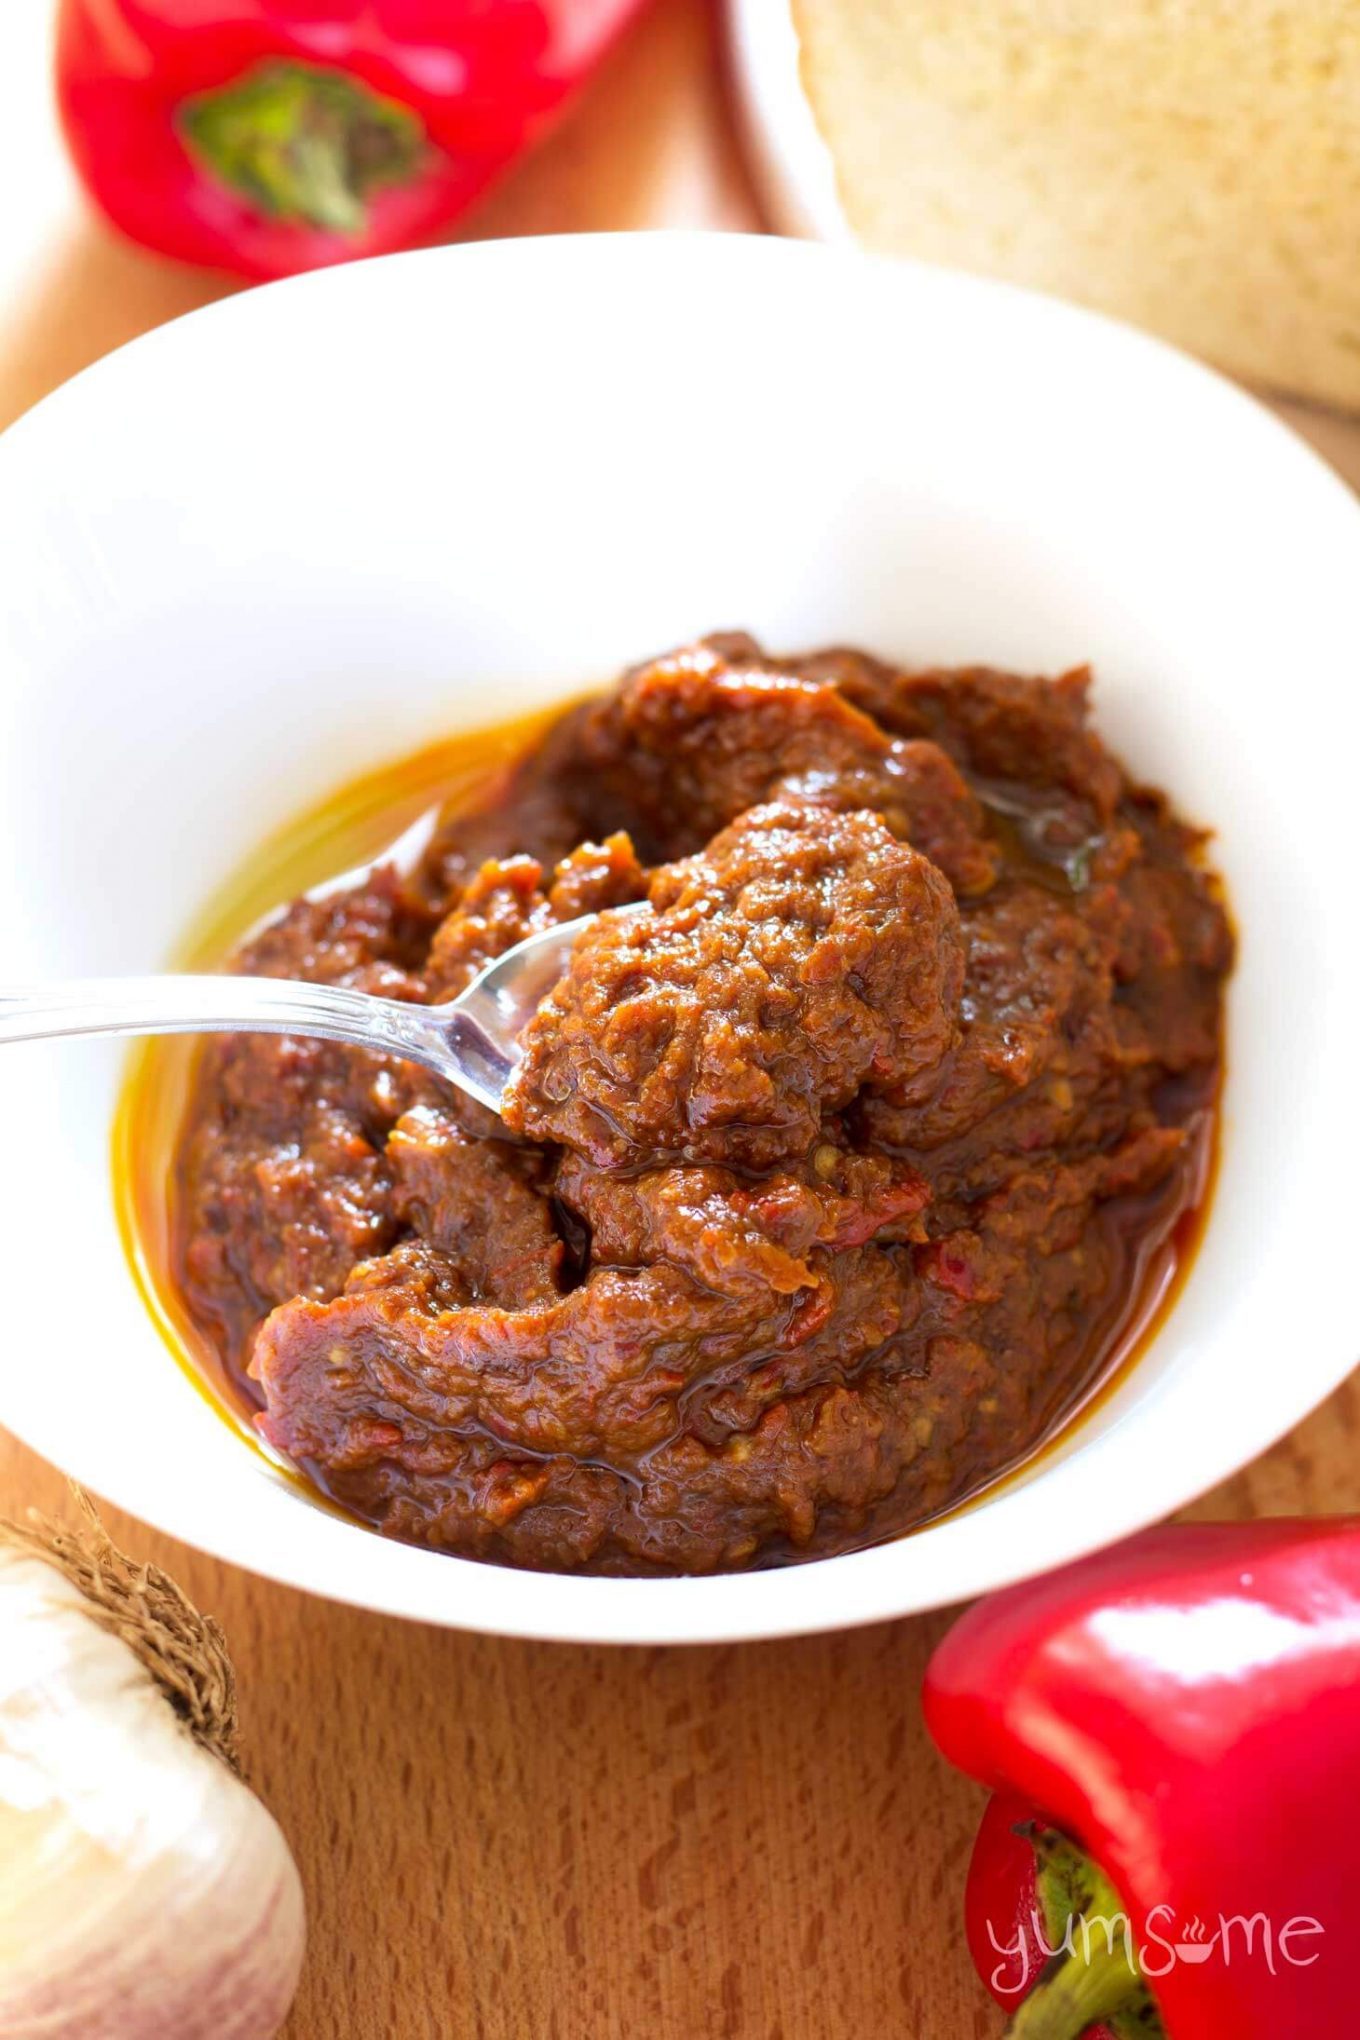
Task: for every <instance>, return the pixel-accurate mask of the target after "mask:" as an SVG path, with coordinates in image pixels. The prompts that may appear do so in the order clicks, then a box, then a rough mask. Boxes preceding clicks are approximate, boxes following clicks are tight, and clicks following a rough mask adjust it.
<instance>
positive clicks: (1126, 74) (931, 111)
mask: <svg viewBox="0 0 1360 2040" xmlns="http://www.w3.org/2000/svg"><path fill="white" fill-rule="evenodd" d="M793 6H794V14H795V19H796V22H797V26H798V31H799V37H800V41H801V47H802V67H803V80H804V86H805V89H806V91H807V94H808V96H809V98H810V99H811V101H812V105H813V109H814V112H815V113H816V116H817V119H818V123H819V125H820V127H821V129H822V132H823V134H824V136H825V137H826V140H827V142H828V144H829V146H830V149H831V152H832V155H833V157H834V159H835V163H836V169H837V176H838V179H839V186H840V194H841V203H842V206H843V209H844V211H845V213H846V215H847V217H848V219H849V221H850V225H851V227H852V228H853V230H854V231H855V233H856V234H857V236H858V237H859V238H860V239H861V240H862V241H863V242H864V243H865V244H866V245H868V246H870V247H873V248H879V249H886V250H889V251H891V252H894V253H898V254H904V255H917V256H921V257H924V258H925V259H927V260H929V261H934V262H946V263H954V264H957V265H959V266H961V267H963V268H967V269H974V270H979V271H982V272H984V273H986V274H988V275H991V276H1004V277H1010V278H1013V279H1014V280H1015V281H1017V282H1021V283H1028V284H1033V285H1035V286H1037V287H1038V288H1039V289H1042V290H1049V291H1055V292H1057V293H1059V294H1060V295H1062V296H1064V297H1069V298H1075V299H1078V300H1079V301H1081V302H1082V303H1085V304H1089V305H1097V306H1099V307H1100V308H1101V309H1103V310H1105V311H1110V312H1115V313H1117V314H1119V315H1120V316H1121V317H1123V318H1126V319H1131V320H1133V321H1135V322H1136V323H1137V324H1139V325H1142V326H1147V327H1150V328H1151V329H1152V330H1154V331H1155V332H1158V333H1163V334H1165V335H1166V336H1167V337H1168V338H1169V339H1171V340H1175V341H1178V342H1179V343H1180V344H1181V345H1182V346H1184V347H1189V348H1192V349H1194V350H1195V351H1196V352H1197V353H1200V354H1203V355H1205V356H1207V357H1208V358H1209V359H1210V360H1212V361H1215V362H1217V363H1218V364H1219V365H1220V366H1221V367H1223V368H1226V369H1229V370H1231V371H1232V372H1234V373H1235V374H1237V375H1240V376H1243V377H1246V378H1248V379H1249V380H1252V381H1255V382H1257V383H1259V384H1262V385H1264V386H1266V387H1268V388H1273V389H1278V390H1284V391H1292V392H1293V393H1295V394H1296V395H1302V396H1307V397H1312V398H1315V399H1318V400H1321V401H1323V402H1327V403H1332V404H1336V405H1339V406H1343V407H1345V408H1349V409H1356V410H1360V0H793Z"/></svg>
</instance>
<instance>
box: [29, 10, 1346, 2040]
mask: <svg viewBox="0 0 1360 2040" xmlns="http://www.w3.org/2000/svg"><path fill="white" fill-rule="evenodd" d="M45 35H46V4H45V0H7V7H6V9H5V13H4V19H3V22H0V137H3V138H4V139H3V140H0V169H3V171H4V173H5V175H4V181H3V188H4V190H5V192H6V194H7V196H6V199H5V201H4V203H5V207H6V211H5V212H4V214H3V216H0V285H3V293H2V294H0V307H3V309H2V310H0V423H3V422H6V421H7V420H8V419H9V418H11V417H13V416H15V415H17V413H18V412H19V411H20V410H22V409H23V408H25V407H26V405H27V404H28V403H30V402H32V401H33V400H34V399H36V398H37V397H38V396H39V395H41V394H42V393H43V391H44V390H46V389H48V388H50V387H52V386H53V385H54V384H55V383H57V382H59V381H60V380H61V379H62V378H63V377H64V376H66V375H68V374H70V373H71V372H73V371H74V370H75V369H76V368H78V367H79V366H81V365H82V364H83V363H84V362H85V361H88V360H91V359H93V358H95V356H97V355H98V354H100V353H102V352H104V351H106V349H107V348H108V347H110V346H113V345H115V344H117V343H118V342H119V341H120V340H123V339H126V338H128V337H130V336H131V335H132V334H133V333H135V332H138V331H140V330H142V329H143V328H144V327H147V326H150V325H153V324H155V323H157V322H158V321H159V320H161V319H163V318H166V317H169V316H171V315H173V314H174V313H176V312H178V311H181V310H185V309H188V308H189V307H190V306H191V305H193V304H196V303H200V302H202V301H204V300H205V299H206V298H207V297H210V296H212V295H215V294H217V293H218V292H219V291H220V290H221V289H222V288H223V287H224V286H222V285H221V284H219V283H216V282H214V281H213V280H211V279H205V278H203V277H201V276H198V275H195V274H193V273H190V272H187V271H183V270H179V269H176V268H174V267H172V266H171V265H168V264H163V263H160V262H158V261H156V260H155V259H154V258H151V257H149V256H144V255H141V254H139V253H137V252H136V251H134V250H131V249H129V248H125V247H122V246H121V245H119V244H117V243H115V242H114V241H113V240H112V239H111V238H110V237H109V236H107V235H106V234H105V233H104V232H103V231H102V230H101V229H100V228H99V227H97V226H96V225H95V224H94V223H93V222H92V221H90V220H89V219H88V218H86V217H85V216H84V215H83V213H82V211H81V209H80V207H79V204H78V201H77V199H76V197H75V195H74V193H73V191H72V189H71V187H70V183H69V179H68V177H67V174H66V172H65V168H64V165H63V164H62V161H61V157H60V153H59V151H58V149H57V147H56V143H55V136H54V133H53V130H52V125H51V120H50V115H49V113H48V111H47V108H46V104H45V100H44V98H43V94H42V90H41V66H42V61H43V45H44V38H45ZM719 72H720V67H719V64H718V60H717V56H716V47H715V39H714V36H713V33H712V28H711V23H710V19H709V16H708V14H707V10H706V9H705V8H704V7H703V6H702V5H701V4H699V0H663V4H661V5H659V6H658V7H657V8H656V10H655V11H654V13H653V14H652V15H651V16H650V17H649V18H648V19H647V20H646V21H645V22H644V23H643V24H642V25H641V27H640V28H639V30H638V32H637V33H635V34H634V35H633V36H631V37H630V39H629V41H628V43H627V44H626V46H624V47H623V48H621V49H620V50H619V51H618V52H617V54H616V57H615V58H614V60H613V61H612V63H611V65H610V67H609V69H608V72H607V74H605V75H603V76H602V77H601V79H600V80H599V81H598V83H597V85H596V86H594V87H593V88H592V89H591V91H590V92H589V93H588V94H587V95H586V98H585V99H584V100H583V102H582V103H581V105H580V107H579V108H578V110H577V113H576V114H575V115H574V116H573V118H572V120H571V122H570V123H569V125H568V126H567V127H565V128H564V129H563V130H561V132H560V133H559V134H558V135H557V137H556V138H555V139H554V140H553V141H552V142H551V143H550V144H549V146H548V147H547V149H546V150H545V151H544V152H543V153H542V154H541V155H540V156H539V157H538V158H537V159H536V160H535V161H534V162H533V163H531V164H529V165H527V166H526V167H525V168H524V169H523V170H522V171H520V172H519V173H517V175H516V176H515V177H514V178H512V179H511V180H510V181H509V182H508V183H507V184H506V185H505V186H504V187H503V188H502V189H501V190H500V191H499V192H497V193H496V194H495V195H494V196H493V197H492V199H491V200H490V201H489V202H488V203H487V205H486V206H484V207H483V209H482V210H481V212H480V213H479V215H478V217H477V219H476V220H475V221H474V222H473V225H472V229H471V231H472V232H474V233H479V234H491V233H509V232H517V231H526V230H528V231H545V230H549V231H554V230H570V229H576V228H582V227H592V228H594V227H620V226H635V225H646V224H654V223H657V222H662V223H691V224H697V225H707V226H722V227H733V228H739V229H740V228H752V227H756V226H758V224H759V218H758V214H757V210H756V207H755V203H754V200H753V198H752V196H751V193H750V192H749V190H748V188H747V186H746V184H745V181H744V177H743V174H742V171H741V167H740V163H739V160H738V158H737V154H736V151H735V147H734V144H733V142H732V140H731V137H730V128H729V124H728V121H727V119H726V115H725V111H724V103H723V96H722V86H721V78H720V75H719ZM21 162H22V171H23V174H22V176H20V175H19V174H18V173H19V166H20V163H21ZM1287 414H1288V415H1289V416H1290V418H1291V420H1292V422H1295V423H1297V424H1299V425H1301V427H1302V429H1304V430H1305V431H1306V432H1307V433H1308V434H1309V436H1310V437H1312V438H1314V439H1315V440H1316V441H1317V443H1318V444H1319V445H1320V446H1321V447H1322V450H1323V451H1324V452H1326V453H1327V454H1328V455H1329V457H1331V458H1332V459H1334V460H1335V461H1336V462H1337V464H1338V465H1340V466H1342V467H1343V468H1345V469H1347V471H1348V472H1349V473H1350V475H1351V477H1352V479H1354V480H1357V481H1360V430H1358V429H1357V428H1356V427H1355V426H1352V425H1347V424H1343V423H1342V422H1340V421H1337V420H1332V419H1328V418H1325V417H1323V416H1321V415H1319V414H1310V413H1307V412H1304V411H1302V410H1296V409H1294V408H1293V407H1290V408H1289V410H1288V413H1287ZM1279 1364H1281V1365H1287V1364H1288V1356H1287V1355H1280V1356H1279ZM1358 1447H1360V1386H1357V1383H1356V1382H1355V1381H1352V1382H1351V1383H1349V1384H1348V1385H1347V1386H1346V1387H1345V1388H1343V1389H1342V1390H1340V1391H1339V1392H1338V1394H1337V1395H1335V1396H1334V1397H1333V1398H1332V1400H1331V1401H1330V1402H1329V1403H1328V1404H1327V1405H1326V1406H1325V1407H1324V1408H1323V1409H1322V1410H1320V1411H1318V1412H1317V1413H1316V1414H1315V1415H1314V1416H1313V1417H1312V1418H1310V1419H1309V1420H1308V1422H1306V1423H1305V1424H1303V1425H1302V1426H1301V1427H1300V1428H1299V1430H1298V1431H1296V1432H1295V1433H1294V1435H1293V1436H1292V1437H1291V1438H1289V1439H1287V1440H1286V1441H1285V1442H1284V1443H1283V1444H1281V1445H1279V1446H1278V1447H1276V1449H1275V1450H1274V1451H1273V1452H1271V1453H1270V1454H1268V1455H1267V1457H1266V1458H1265V1459H1263V1460H1262V1461H1260V1462H1259V1464H1258V1465H1256V1466H1254V1467H1253V1468H1251V1469H1250V1470H1249V1471H1248V1472H1246V1473H1244V1474H1242V1475H1240V1476H1239V1477H1238V1478H1237V1479H1236V1480H1234V1481H1232V1482H1230V1483H1229V1484H1228V1485H1227V1486H1226V1487H1225V1488H1223V1489H1221V1490H1219V1492H1218V1493H1216V1494H1214V1495H1212V1496H1210V1497H1208V1498H1206V1500H1205V1501H1204V1502H1202V1503H1201V1504H1200V1505H1199V1506H1198V1508H1197V1509H1196V1510H1195V1511H1194V1512H1193V1513H1195V1514H1201V1515H1214V1514H1234V1515H1240V1514H1250V1513H1272V1514H1278V1513H1285V1512H1293V1511H1316V1510H1345V1509H1355V1510H1360V1449H1358ZM34 1505H36V1506H38V1507H40V1508H43V1509H46V1510H49V1511H54V1510H58V1511H59V1510H62V1509H63V1508H64V1507H65V1506H66V1497H65V1489H64V1483H63V1481H62V1480H61V1478H60V1477H59V1476H58V1475H57V1474H56V1473H55V1472H54V1471H53V1470H52V1469H51V1468H49V1467H46V1466H44V1465H43V1464H42V1463H41V1462H40V1461H38V1460H37V1459H36V1458H34V1457H33V1455H32V1454H30V1453H28V1452H26V1451H25V1450H23V1449H22V1448H21V1447H20V1446H19V1445H18V1444H17V1443H15V1442H14V1441H13V1440H10V1439H8V1438H6V1437H5V1436H4V1435H3V1434H2V1433H0V1511H2V1512H3V1513H7V1514H15V1513H17V1512H19V1511H21V1510H22V1509H24V1508H26V1507H28V1506H34ZM109 1526H110V1528H111V1530H112V1531H113V1533H114V1535H115V1536H116V1537H118V1538H119V1539H120V1541H122V1542H123V1543H124V1544H125V1545H126V1547H127V1548H128V1549H129V1550H131V1551H132V1552H134V1553H136V1554H137V1555H139V1556H144V1557H146V1558H152V1559H155V1560H156V1561H157V1562H158V1563H160V1564H161V1565H164V1566H165V1567H166V1568H168V1569H169V1570H170V1571H171V1572H172V1573H174V1574H175V1575H176V1577H177V1578H179V1579H180V1580H181V1581H182V1582H183V1584H184V1585H185V1587H186V1588H187V1589H188V1590H189V1592H190V1593H192V1594H193V1596H194V1597H195V1599H196V1600H198V1601H199V1602H200V1604H201V1605H202V1606H204V1607H205V1608H208V1609H210V1610H212V1611H213V1612H214V1613H215V1614H216V1615H218V1616H219V1617H220V1619H221V1621H222V1623H223V1624H224V1626H225V1628H226V1630H227V1633H228V1636H229V1637H230V1640H231V1643H232V1647H233V1650H234V1653H235V1655H236V1659H237V1663H238V1666H239V1671H240V1679H241V1690H242V1696H243V1715H244V1727H245V1732H246V1736H247V1740H248V1744H249V1750H250V1755H251V1763H252V1770H253V1776H254V1780H255V1782H256V1784H257V1785H258V1787H259V1789H260V1790H261V1792H262V1793H263V1794H264V1796H265V1797H266V1798H267V1799H268V1801H269V1803H270V1804H271V1805H272V1806H273V1807H274V1809H275V1811H276V1812H277V1814H278V1817H279V1819H280V1821H281V1822H282V1824H283V1826H284V1828H285V1830H286V1831H287V1833H288V1835H289V1837H290V1840H291V1842H292V1845H293V1848H294V1850H295V1852H296V1854H297V1857H298V1860H299V1863H300V1865H301V1868H302V1874H303V1879H304V1882H305V1884H306V1887H307V1897H308V1905H309V1912H310V1936H311V1938H310V1949H309V1957H308V1962H307V1967H306V1971H305V1975H304V1979H303V1985H302V1990H301V1994H300V1996H299V1999H298V2002H297V2005H296V2008H295V2011H294V2014H293V2017H292V2019H291V2020H290V2022H289V2026H288V2029H287V2030H288V2033H289V2035H290V2036H291V2040H380V2036H383V2040H427V2036H428V2040H692V2036H699V2035H714V2036H723V2040H851V2036H854V2040H865V2036H868V2035H872V2036H884V2040H887V2036H891V2035H901V2036H903V2040H966V2036H973V2035H976V2036H984V2035H989V2034H994V2033H995V2032H996V2031H997V2030H998V2020H997V2018H996V2015H995V2013H994V2011H993V2010H992V2008H991V2006H990V2005H989V2003H988V2001H987V2000H986V1998H985V1996H984V1994H983V1992H982V1991H981V1989H980V1988H979V1986H978V1985H977V1983H976V1982H975V1980H974V1977H973V1974H972V1971H971V1968H970V1966H969V1963H968V1960H967V1956H966V1953H965V1951H964V1948H963V1945H962V1939H961V1936H960V1934H959V1931H958V1913H959V1904H958V1899H959V1891H960V1887H961V1882H962V1877H963V1872H964V1867H965V1864H966V1862H967V1856H968V1850H969V1847H970V1843H971V1837H972V1830H973V1827H974V1824H975V1821H976V1817H977V1813H978V1808H979V1803H980V1796H979V1795H978V1794H977V1793H976V1792H975V1791H974V1789H973V1788H972V1787H971V1786H969V1785H968V1784H966V1783H965V1782H964V1781H962V1780H960V1779H958V1778H956V1777H954V1776H952V1775H951V1774H950V1773H949V1772H947V1771H946V1770H945V1768H944V1766H943V1765H942V1764H940V1763H939V1762H938V1761H937V1760H936V1759H935V1757H934V1755H933V1754H932V1752H931V1750H930V1747H929V1745H928V1744H927V1742H926V1740H925V1736H924V1734H923V1731H922V1728H921V1723H920V1714H919V1710H918V1707H917V1689H918V1686H919V1682H920V1677H921V1671H922V1667H923V1665H924V1662H925V1659H926V1656H927V1655H928V1653H929V1651H930V1648H931V1646H932V1644H933V1643H934V1641H935V1639H936V1638H937V1637H938V1636H939V1635H940V1634H941V1632H942V1630H943V1629H944V1627H945V1626H946V1623H947V1620H948V1617H947V1616H931V1617H927V1618H922V1619H919V1620H916V1621H911V1622H903V1623H896V1624H891V1625H887V1626H883V1627H879V1628H875V1629H870V1630H861V1631H858V1632H855V1633H852V1634H847V1635H842V1636H835V1637H822V1638H814V1639H811V1640H808V1641H800V1642H792V1643H778V1644H761V1645H752V1646H747V1647H742V1648H726V1649H721V1650H711V1649H702V1650H689V1651H678V1650H677V1651H670V1652H667V1651H658V1650H646V1651H641V1650H639V1651H613V1652H610V1651H604V1650H577V1649H568V1648H565V1647H559V1646H552V1645H528V1644H519V1643H504V1642H497V1641H493V1640H490V1639H486V1638H479V1637H472V1636H460V1635H456V1634H451V1633H448V1632H444V1631H440V1630H433V1629H425V1628H419V1627H415V1626H409V1625H403V1624H401V1623H397V1622H393V1621H388V1620H384V1619H380V1618H378V1617H374V1616H368V1615H363V1614H359V1613H356V1612H354V1611H352V1610H348V1609H343V1608H337V1607H332V1606H330V1605H328V1604H326V1603H324V1602H321V1601H317V1600H312V1599H308V1598H306V1597H305V1596H302V1595H299V1594H296V1593H292V1592H289V1591H288V1590H286V1589H284V1588H281V1587H276V1586H272V1585H269V1584H267V1583H265V1582H263V1581H259V1580H256V1579H252V1578H251V1577H249V1576H248V1575H246V1574H244V1573H241V1572H238V1571H235V1570H233V1569H231V1568H229V1567H226V1566H222V1565H220V1564H218V1563H216V1562H215V1561H213V1560H210V1559H206V1558H204V1557H202V1556H200V1555H199V1554H197V1553H195V1552H192V1551H189V1550H187V1549H185V1548H184V1547H183V1546H180V1545H177V1544H175V1543H173V1542H172V1541H171V1540H169V1539H168V1538H164V1537H160V1536H156V1535H153V1534H152V1533H151V1532H150V1531H148V1530H146V1529H145V1528H143V1527H142V1526H141V1525H139V1524H137V1523H135V1522H133V1521H131V1520H129V1519H126V1518H121V1517H118V1516H117V1515H115V1514H113V1513H112V1512H110V1515H109ZM158 2040H160V2036H158ZM164 2040H172V2036H164Z"/></svg>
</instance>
